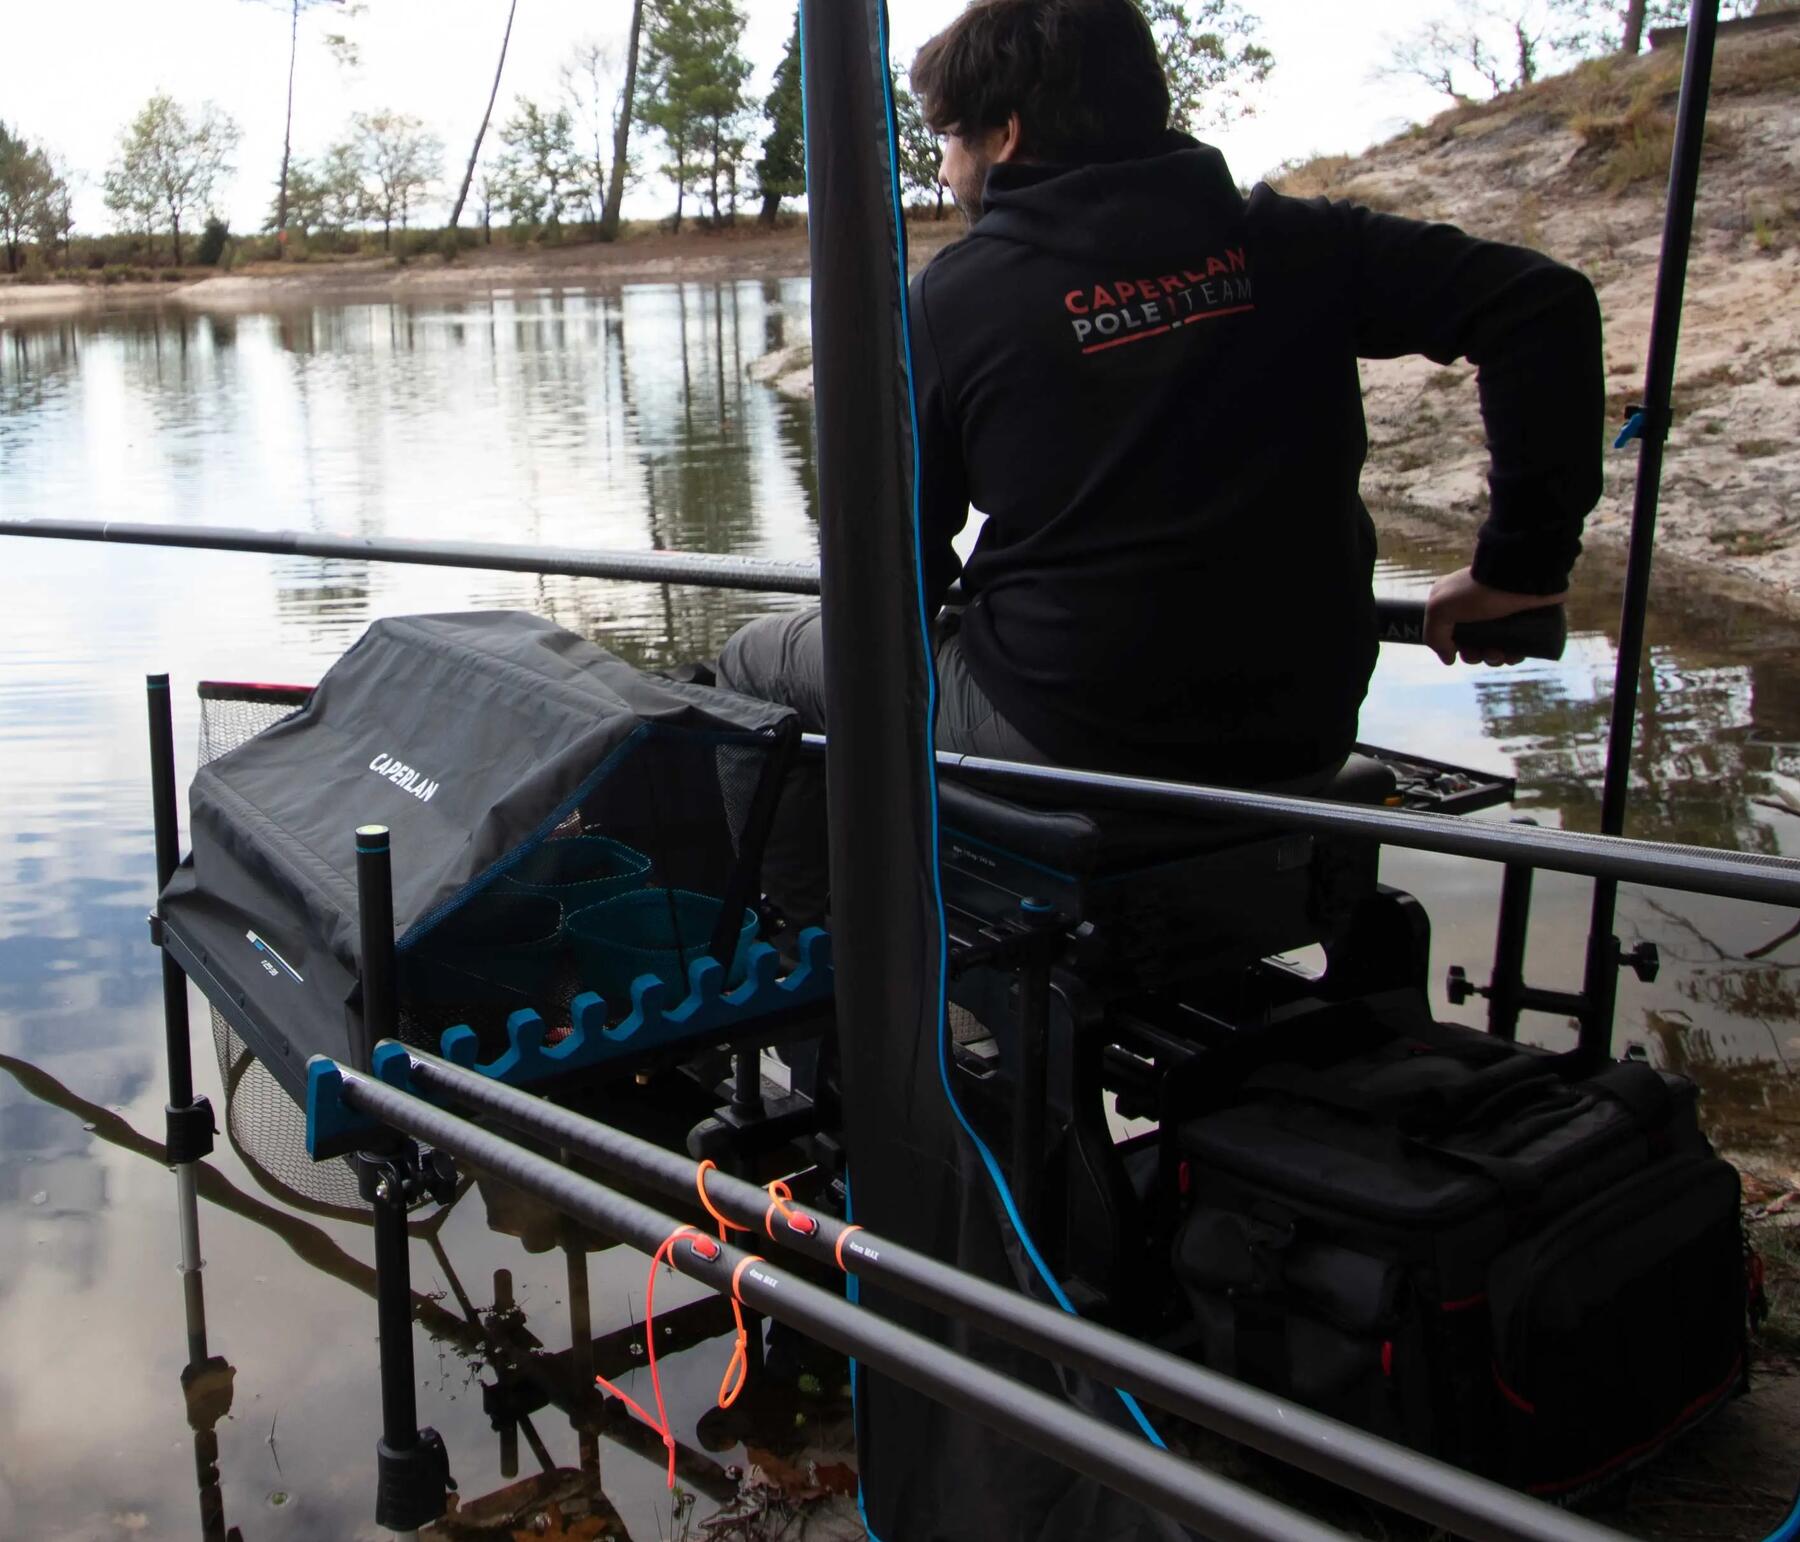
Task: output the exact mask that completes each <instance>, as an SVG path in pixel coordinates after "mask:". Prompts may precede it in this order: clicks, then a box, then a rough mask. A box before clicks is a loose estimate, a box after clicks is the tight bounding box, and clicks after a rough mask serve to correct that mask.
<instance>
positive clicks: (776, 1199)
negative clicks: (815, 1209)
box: [763, 1178, 819, 1242]
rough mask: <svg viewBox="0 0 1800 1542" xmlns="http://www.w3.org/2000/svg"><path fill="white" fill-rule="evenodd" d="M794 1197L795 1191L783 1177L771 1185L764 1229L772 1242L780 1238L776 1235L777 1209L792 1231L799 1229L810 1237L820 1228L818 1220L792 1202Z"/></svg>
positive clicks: (764, 1216) (764, 1214) (764, 1215)
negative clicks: (783, 1180) (782, 1179)
mask: <svg viewBox="0 0 1800 1542" xmlns="http://www.w3.org/2000/svg"><path fill="white" fill-rule="evenodd" d="M793 1197H794V1191H793V1190H792V1189H790V1188H789V1187H788V1186H787V1185H786V1184H785V1183H783V1182H782V1181H781V1179H779V1178H777V1179H775V1180H774V1181H773V1182H772V1183H771V1184H770V1185H769V1208H768V1209H767V1210H766V1211H765V1212H764V1213H763V1230H764V1231H765V1232H767V1233H768V1235H769V1240H770V1241H771V1242H775V1241H778V1240H779V1239H778V1238H777V1237H776V1235H775V1212H776V1211H777V1210H779V1211H780V1212H781V1218H782V1220H784V1221H786V1222H787V1223H788V1229H789V1230H790V1231H797V1232H800V1233H801V1234H802V1235H804V1236H808V1237H810V1236H811V1235H812V1234H813V1232H816V1231H817V1230H818V1229H819V1223H818V1222H817V1221H815V1220H813V1218H812V1217H811V1216H810V1215H808V1214H807V1213H806V1212H805V1211H804V1210H802V1209H801V1208H800V1207H799V1206H798V1205H795V1204H793V1203H791V1201H792V1200H793Z"/></svg>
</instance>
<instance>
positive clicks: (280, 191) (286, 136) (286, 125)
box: [258, 0, 348, 256]
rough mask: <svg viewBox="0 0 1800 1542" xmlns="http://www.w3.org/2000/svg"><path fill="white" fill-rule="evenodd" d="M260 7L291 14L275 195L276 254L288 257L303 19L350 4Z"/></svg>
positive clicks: (317, 0)
mask: <svg viewBox="0 0 1800 1542" xmlns="http://www.w3.org/2000/svg"><path fill="white" fill-rule="evenodd" d="M258 3H259V4H262V5H270V6H274V7H275V8H276V9H278V10H283V11H286V12H287V13H288V77H287V116H286V117H285V118H284V119H283V120H282V128H281V177H280V180H279V182H278V184H277V190H276V194H275V252H276V255H277V256H285V255H286V254H287V226H288V172H289V169H290V164H289V163H290V162H291V160H292V158H293V156H292V151H293V142H294V73H295V69H296V67H297V66H298V65H299V62H300V17H301V14H302V13H303V12H305V11H314V10H318V9H319V8H320V7H322V6H327V5H329V6H336V7H339V8H342V7H343V6H344V5H345V4H346V0H258ZM338 41H339V42H340V43H341V44H342V43H344V40H343V39H341V38H340V39H339V40H338ZM345 46H348V45H347V44H346V45H345Z"/></svg>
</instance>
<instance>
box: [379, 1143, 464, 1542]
mask: <svg viewBox="0 0 1800 1542" xmlns="http://www.w3.org/2000/svg"><path fill="white" fill-rule="evenodd" d="M356 1170H357V1178H358V1181H359V1184H360V1186H361V1189H362V1194H363V1198H364V1199H366V1200H368V1202H369V1203H370V1205H371V1206H372V1207H373V1209H374V1212H375V1311H376V1320H377V1323H378V1325H379V1329H380V1353H381V1439H380V1440H379V1441H378V1442H377V1443H376V1446H375V1463H376V1487H375V1524H376V1525H378V1526H383V1527H385V1528H386V1529H388V1530H389V1531H399V1532H407V1531H417V1530H418V1529H419V1528H420V1527H421V1526H424V1525H426V1524H428V1523H429V1522H431V1521H434V1520H436V1519H437V1518H438V1517H439V1516H440V1515H442V1514H443V1513H444V1508H445V1496H446V1494H447V1492H448V1490H449V1488H450V1458H449V1454H448V1452H447V1451H446V1450H445V1448H444V1442H443V1439H442V1437H440V1436H439V1435H438V1433H437V1431H436V1430H432V1429H420V1428H419V1405H418V1397H417V1394H416V1393H415V1391H414V1387H415V1385H416V1382H415V1377H414V1373H413V1339H412V1332H413V1323H412V1260H411V1258H410V1257H409V1256H408V1252H407V1235H406V1213H407V1209H408V1207H409V1203H410V1200H411V1199H412V1198H414V1197H415V1196H417V1195H418V1194H419V1193H420V1191H421V1189H420V1178H419V1174H420V1162H419V1149H418V1147H417V1146H416V1145H415V1144H414V1143H413V1142H411V1141H406V1140H403V1141H401V1142H399V1144H398V1147H397V1149H396V1150H394V1151H392V1152H381V1153H364V1154H362V1155H360V1156H359V1157H357V1159H356Z"/></svg>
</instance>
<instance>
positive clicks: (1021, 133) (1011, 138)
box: [994, 112, 1025, 164]
mask: <svg viewBox="0 0 1800 1542" xmlns="http://www.w3.org/2000/svg"><path fill="white" fill-rule="evenodd" d="M1001 133H1002V134H1003V135H1004V136H1005V137H1004V138H1002V139H1001V141H1000V147H999V149H998V150H996V151H995V152H994V161H995V164H998V163H1000V162H1001V161H1013V160H1017V159H1018V158H1019V149H1020V146H1021V145H1023V143H1024V141H1025V130H1024V127H1023V125H1021V124H1020V122H1019V115H1018V114H1017V113H1016V112H1015V113H1010V114H1008V116H1007V119H1006V126H1005V128H1004V129H1002V130H1001Z"/></svg>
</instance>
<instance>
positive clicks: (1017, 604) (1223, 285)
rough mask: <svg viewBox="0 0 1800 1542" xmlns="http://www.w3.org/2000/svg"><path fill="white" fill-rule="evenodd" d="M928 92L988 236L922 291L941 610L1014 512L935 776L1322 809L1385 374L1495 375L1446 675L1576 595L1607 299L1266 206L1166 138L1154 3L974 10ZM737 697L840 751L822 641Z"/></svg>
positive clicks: (782, 840) (1485, 379) (1357, 693)
mask: <svg viewBox="0 0 1800 1542" xmlns="http://www.w3.org/2000/svg"><path fill="white" fill-rule="evenodd" d="M912 82H913V87H914V89H915V91H916V92H917V93H918V94H919V97H920V100H921V103H922V105H923V108H924V111H925V115H926V119H927V121H928V122H929V123H930V124H931V125H932V127H933V128H934V129H936V130H937V131H938V132H939V133H940V134H941V135H942V136H943V138H944V156H943V166H942V170H941V172H940V180H941V181H942V182H943V183H944V184H945V186H947V187H948V188H949V189H950V191H951V192H952V193H953V194H954V195H955V197H956V201H957V204H958V206H959V208H960V209H961V210H962V212H963V214H964V216H965V218H966V219H967V220H968V222H969V230H968V234H967V235H966V236H965V237H964V238H963V239H961V240H960V241H957V242H956V243H954V244H953V245H951V246H949V247H947V248H945V249H944V250H943V251H942V252H940V253H938V255H937V256H936V257H935V258H934V259H933V260H932V261H931V263H930V264H929V265H928V266H927V267H926V268H925V269H924V271H923V272H922V273H920V274H919V276H918V277H917V278H916V279H915V280H914V281H913V283H912V286H911V291H910V293H911V307H910V310H911V337H912V360H913V371H914V392H915V397H916V405H917V413H918V424H919V430H918V431H919V464H920V486H919V507H920V517H921V520H922V532H921V533H922V538H923V544H924V563H925V584H926V596H925V598H926V603H927V604H928V605H929V606H930V607H931V608H932V609H933V610H935V609H936V607H937V606H938V605H939V604H940V603H941V602H942V600H943V597H944V594H945V592H946V590H947V589H948V587H949V585H950V583H951V582H952V580H953V579H955V578H956V576H957V574H958V570H959V563H958V560H957V557H956V554H955V552H954V551H953V549H952V546H951V542H952V539H953V537H955V536H956V535H957V533H958V532H959V531H960V530H961V529H962V527H963V525H964V523H965V522H966V520H967V518H968V513H969V508H970V505H971V504H973V505H974V506H975V507H976V508H979V509H980V510H982V511H983V512H984V513H985V514H986V516H987V522H986V524H985V526H984V527H983V528H982V530H981V533H980V537H979V539H978V540H977V541H976V543H975V546H974V550H973V553H972V554H971V556H970V557H969V560H968V562H967V564H966V566H962V567H961V575H962V587H963V595H964V601H965V607H966V608H965V609H964V610H963V611H962V613H961V617H960V621H959V623H958V624H957V625H955V627H954V629H952V628H951V627H950V626H944V627H941V628H940V636H939V638H938V640H937V644H936V663H937V671H938V681H939V697H938V700H939V706H938V721H937V741H938V745H939V747H940V748H945V749H953V750H961V751H966V752H969V753H973V754H979V755H989V756H996V757H1000V758H1004V759H1013V760H1028V761H1040V762H1052V763H1056V764H1062V765H1069V766H1075V767H1080V768H1083V769H1095V770H1105V771H1122V772H1133V773H1139V774H1144V775H1154V776H1165V777H1173V778H1176V779H1179V780H1183V781H1194V782H1208V783H1224V784H1231V785H1237V786H1256V787H1263V788H1279V789H1283V790H1292V791H1304V790H1312V789H1316V788H1318V787H1321V786H1323V785H1324V784H1325V783H1326V782H1327V781H1329V779H1330V777H1331V776H1332V774H1333V773H1334V772H1335V771H1336V769H1337V768H1338V767H1339V766H1341V765H1342V764H1343V761H1344V759H1345V757H1346V755H1347V754H1348V752H1349V750H1350V747H1351V744H1352V742H1353V740H1354V739H1355V737H1356V723H1357V712H1358V709H1359V707H1360V706H1361V704H1362V700H1363V697H1364V695H1365V693H1366V691H1367V688H1368V682H1369V676H1370V674H1371V672H1372V670H1373V668H1374V664H1375V655H1376V646H1377V645H1376V637H1375V619H1374V609H1373V597H1372V592H1371V579H1372V574H1373V569H1374V561H1375V531H1374V526H1373V524H1372V523H1371V521H1370V519H1369V515H1368V512H1367V510H1366V509H1365V508H1364V507H1363V504H1362V500H1361V498H1360V497H1359V495H1358V478H1359V475H1360V472H1361V469H1362V464H1363V460H1364V457H1365V454H1366V452H1367V449H1368V437H1367V432H1366V429H1365V426H1364V421H1363V411H1362V395H1361V385H1360V380H1359V377H1358V373H1357V360H1358V359H1359V358H1393V357H1396V356H1398V355H1401V354H1413V353H1417V354H1424V355H1425V356H1427V357H1428V358H1431V359H1433V360H1435V361H1436V362H1437V363H1439V364H1445V365H1447V364H1450V363H1451V362H1452V361H1454V360H1457V359H1463V358H1466V359H1469V360H1470V361H1472V362H1473V363H1474V364H1476V365H1477V366H1478V367H1479V385H1480V394H1481V414H1482V420H1483V424H1484V425H1485V428H1486V431H1487V440H1488V448H1489V454H1490V458H1491V469H1490V473H1489V478H1488V487H1489V503H1488V517H1487V520H1486V522H1485V523H1484V524H1483V525H1482V527H1481V530H1480V533H1479V535H1478V536H1477V538H1476V544H1475V553H1474V560H1473V562H1472V564H1471V565H1470V566H1469V567H1467V568H1464V569H1462V570H1461V571H1459V572H1456V573H1453V574H1451V575H1449V576H1448V577H1446V578H1444V579H1441V580H1440V581H1439V582H1438V584H1437V585H1436V587H1435V588H1434V589H1433V590H1432V593H1431V598H1430V602H1429V606H1428V610H1427V623H1426V640H1427V642H1428V643H1430V645H1431V646H1432V647H1434V648H1435V649H1436V650H1437V652H1438V654H1439V656H1440V657H1441V658H1442V659H1443V660H1444V662H1445V663H1452V662H1454V660H1455V657H1456V651H1455V648H1454V646H1453V644H1452V642H1451V630H1452V628H1453V627H1454V626H1456V625H1457V624H1458V623H1460V622H1463V621H1480V620H1494V619H1499V618H1501V617H1505V616H1508V615H1512V614H1514V613H1516V612H1519V611H1522V610H1528V609H1531V608H1534V607H1537V606H1541V605H1545V604H1549V603H1552V602H1554V601H1556V600H1559V599H1561V598H1562V597H1563V594H1564V591H1565V590H1566V588H1567V586H1568V577H1569V570H1570V567H1571V566H1572V565H1573V563H1574V561H1575V558H1576V555H1577V553H1578V552H1579V551H1580V546H1581V543H1580V533H1581V527H1582V522H1583V520H1584V518H1585V517H1586V515H1587V512H1588V511H1589V510H1590V509H1591V508H1592V507H1593V505H1594V503H1595V501H1596V500H1597V499H1598V497H1599V494H1600V488H1601V469H1600V456H1601V450H1602V445H1603V429H1604V411H1605V408H1604V393H1605V385H1604V373H1603V366H1602V355H1601V347H1600V314H1599V307H1598V305H1597V303H1596V301H1595V298H1594V293H1593V289H1592V286H1591V285H1589V283H1588V282H1587V280H1586V279H1585V278H1583V277H1582V276H1581V275H1580V274H1578V273H1576V272H1574V271H1572V270H1571V269H1568V268H1565V267H1562V266H1560V265H1559V264H1557V263H1555V262H1552V261H1551V260H1550V259H1548V258H1546V257H1543V256H1541V255H1539V254H1538V253H1536V252H1531V251H1527V250H1525V249H1523V248H1520V247H1516V246H1504V245H1500V244H1497V243H1495V242H1490V241H1482V240H1477V239H1475V238H1473V237H1470V236H1467V235H1464V234H1463V233H1462V232H1461V231H1458V230H1456V229H1453V228H1451V227H1450V226H1447V225H1429V224H1423V223H1420V222H1418V221H1415V220H1409V219H1402V218H1398V217H1396V216H1394V215H1389V214H1378V213H1375V212H1373V211H1371V210H1369V209H1365V208H1361V207H1358V206H1356V205H1354V204H1346V203H1328V202H1326V201H1325V200H1324V199H1312V200H1300V199H1294V198H1288V197H1284V196H1282V195H1281V194H1279V193H1276V192H1274V191H1273V190H1272V189H1271V188H1269V187H1268V186H1267V185H1259V186H1258V187H1256V188H1255V189H1254V190H1253V191H1252V192H1251V193H1250V194H1249V196H1248V197H1246V196H1245V195H1244V194H1242V193H1241V192H1240V191H1239V190H1238V187H1237V185H1236V183H1235V182H1234V181H1233V179H1232V177H1231V174H1230V172H1229V171H1228V170H1227V168H1226V165H1225V162H1224V160H1223V158H1222V157H1221V156H1220V155H1219V153H1218V152H1217V151H1216V150H1213V149H1211V148H1209V147H1208V146H1205V145H1202V144H1199V143H1197V142H1196V141H1195V140H1193V139H1191V138H1189V137H1188V136H1187V135H1185V134H1181V133H1177V132H1174V131H1172V130H1171V129H1170V128H1169V94H1168V87H1167V83H1166V82H1165V80H1164V77H1163V72H1162V67H1161V63H1160V60H1159V58H1158V55H1157V50H1156V44H1155V41H1154V39H1153V37H1152V35H1151V32H1150V28H1149V25H1148V23H1147V22H1146V21H1145V19H1144V16H1143V13H1142V12H1141V11H1140V10H1139V9H1138V7H1137V5H1136V4H1135V3H1134V0H974V3H973V4H971V5H970V6H969V8H968V9H967V10H966V11H964V12H963V14H962V15H961V16H960V17H958V18H957V20H956V21H955V22H953V23H952V24H951V25H950V26H949V27H948V28H946V29H945V30H944V31H943V32H942V33H940V34H939V35H938V36H936V37H934V38H933V39H932V40H931V41H930V42H928V43H927V44H926V45H925V46H924V47H923V48H922V49H921V50H920V51H919V54H918V57H917V59H916V61H915V62H914V65H913V70H912ZM1451 431H1452V432H1455V431H1458V430H1456V429H1455V428H1452V430H1451ZM1463 658H1464V660H1465V661H1466V662H1470V663H1475V662H1483V661H1485V662H1486V663H1489V664H1501V663H1509V662H1517V660H1516V659H1509V658H1505V657H1503V656H1502V655H1500V654H1498V653H1488V654H1485V655H1475V654H1471V653H1464V654H1463ZM719 678H720V683H721V684H724V685H727V686H730V687H731V688H733V689H735V690H738V691H742V692H745V693H746V694H749V695H754V696H762V697H771V698H773V699H776V700H779V701H783V702H786V703H788V704H790V705H792V706H794V707H795V708H796V709H797V710H798V711H799V713H800V715H801V717H802V719H803V720H804V723H805V726H806V727H807V728H808V729H810V730H813V731H820V730H822V729H823V728H824V726H825V722H824V694H825V693H824V680H823V650H822V648H821V642H820V626H819V617H818V613H817V612H816V611H814V612H807V613H803V614H798V615H787V616H779V617H768V618H765V619H763V620H760V621H757V622H753V623H751V624H750V625H749V626H747V627H745V628H744V629H743V630H742V631H741V632H739V633H738V635H737V636H735V637H734V638H732V639H731V641H730V642H729V643H728V644H727V645H726V648H725V650H724V653H723V655H722V656H721V658H720V660H719ZM785 801H786V804H787V805H789V806H788V807H784V810H783V813H782V815H781V816H780V819H779V820H778V825H777V831H776V835H775V838H774V839H773V840H772V841H771V848H770V854H769V864H768V872H767V876H768V880H769V889H770V893H771V894H772V895H773V896H775V897H776V898H777V899H778V900H779V899H781V898H782V896H783V888H784V886H785V888H786V889H787V891H788V897H789V904H788V906H787V908H788V909H789V911H790V914H795V913H798V914H801V915H803V916H805V917H806V918H807V919H811V917H812V915H813V914H814V913H816V912H817V911H818V910H819V909H820V908H821V906H822V900H823V879H822V874H823V857H822V845H820V841H821V840H822V837H820V836H814V837H813V839H812V846H811V852H810V854H809V855H808V856H807V857H805V858H803V859H798V860H797V861H796V860H795V854H796V851H797V850H798V846H797V844H796V843H797V842H801V841H802V840H803V837H802V836H801V835H800V833H799V827H800V825H801V824H802V823H811V824H815V825H816V823H817V821H818V814H819V811H818V807H817V806H816V802H815V800H814V799H813V798H812V797H811V796H808V797H807V798H806V799H805V800H804V801H805V802H806V803H808V804H811V805H813V806H809V807H805V808H802V807H799V805H800V804H801V802H802V801H803V800H802V799H801V798H800V797H798V796H790V797H789V798H788V799H786V800H785Z"/></svg>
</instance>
